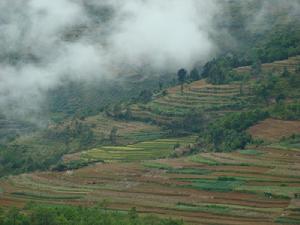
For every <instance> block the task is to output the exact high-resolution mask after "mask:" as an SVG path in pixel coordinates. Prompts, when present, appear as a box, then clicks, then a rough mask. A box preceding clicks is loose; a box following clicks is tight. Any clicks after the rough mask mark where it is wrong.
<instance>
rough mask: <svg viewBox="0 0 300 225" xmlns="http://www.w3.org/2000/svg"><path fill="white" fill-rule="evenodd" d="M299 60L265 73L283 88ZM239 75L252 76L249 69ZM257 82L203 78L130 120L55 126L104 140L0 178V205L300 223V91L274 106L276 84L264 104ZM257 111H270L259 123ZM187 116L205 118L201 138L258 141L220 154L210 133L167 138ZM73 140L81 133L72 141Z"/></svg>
mask: <svg viewBox="0 0 300 225" xmlns="http://www.w3.org/2000/svg"><path fill="white" fill-rule="evenodd" d="M295 59H297V61H296V62H297V63H294V62H295ZM298 59H299V57H295V58H290V59H289V60H285V61H282V62H274V63H272V64H262V68H269V67H271V68H274V69H271V70H273V71H276V75H275V76H276V77H278V78H279V81H278V84H280V85H287V83H285V79H289V78H288V77H289V76H293V75H289V76H288V77H284V76H283V77H282V75H281V74H282V73H283V72H284V69H282V68H285V67H282V66H281V65H282V64H284V65H289V71H291V73H295V72H296V68H298V65H299V64H298V62H299V61H298ZM278 65H280V66H278ZM235 70H236V71H239V73H241V74H245V73H249V72H248V70H245V68H244V67H243V68H237V69H235ZM250 70H251V69H250ZM262 74H264V75H261V76H262V77H261V78H260V79H267V80H268V79H269V78H270V77H269V75H268V73H265V71H264V72H262ZM271 78H272V76H271ZM257 79H258V78H257V77H256V76H254V77H253V78H250V79H248V80H247V82H246V83H245V82H244V83H243V85H241V82H240V81H237V82H233V83H229V84H221V85H216V84H215V85H214V84H210V83H208V81H205V80H199V81H195V82H190V83H187V84H185V85H184V89H183V93H181V87H180V86H175V87H172V88H169V89H167V90H166V95H164V96H156V97H154V99H153V100H152V101H150V102H148V103H138V104H136V103H134V104H133V105H131V106H130V107H131V110H132V117H131V119H130V120H129V121H126V120H118V119H114V118H112V117H109V116H107V115H104V114H99V115H97V116H91V117H85V118H82V119H75V120H69V121H65V122H64V123H61V124H59V125H55V126H54V125H53V126H50V127H49V128H50V129H54V130H56V132H58V131H59V132H61V131H64V130H66V129H67V130H71V131H72V130H75V131H76V129H77V128H76V127H78V124H81V125H80V126H79V127H81V126H83V127H89V128H90V129H91V130H92V132H93V134H94V135H95V137H96V139H99V138H101V137H102V138H103V137H104V139H106V142H103V143H102V144H98V145H97V146H91V147H90V148H86V149H78V151H77V153H72V154H66V155H65V156H64V157H63V161H62V164H60V165H58V166H56V167H55V168H53V169H54V170H53V171H45V172H35V173H27V174H22V175H18V176H10V177H8V178H4V179H1V181H0V187H1V192H0V196H1V198H2V199H1V203H0V205H2V206H5V207H7V206H12V205H14V206H19V207H24V206H25V205H26V202H28V201H34V202H37V203H39V204H51V205H57V204H58V205H94V204H97V203H98V202H102V201H105V202H106V203H105V207H106V208H108V209H112V210H125V211H127V210H129V209H131V208H132V207H135V208H136V209H137V210H138V212H140V213H142V214H145V215H147V214H150V213H151V214H155V215H159V216H160V217H170V216H172V218H178V219H183V220H184V221H185V222H187V223H188V224H195V225H197V224H199V225H200V224H201V225H202V224H220V225H221V224H239V225H243V224H245V225H251V224H262V225H265V224H270V225H271V224H298V223H300V217H299V213H298V212H299V207H300V200H299V193H300V174H298V172H297V170H299V169H300V168H299V165H300V154H299V153H300V143H299V133H300V122H299V121H300V117H299V110H298V105H297V104H298V98H297V96H298V95H299V94H300V92H299V87H298V86H296V87H294V88H293V87H292V86H288V87H289V89H288V92H287V93H286V96H287V98H285V99H283V100H281V101H280V102H279V103H278V102H276V101H272V99H273V92H272V91H273V88H274V86H272V87H271V88H270V90H271V91H270V94H269V96H270V97H268V98H262V99H261V98H259V95H257V92H255V91H253V89H255V88H257V85H258V84H257ZM241 86H242V88H243V90H242V91H241ZM275 86H276V85H275ZM268 90H269V89H268ZM266 102H267V103H266ZM255 108H259V109H260V110H265V111H266V112H264V113H263V114H261V115H262V117H261V118H260V116H259V118H258V119H257V118H255V116H256V114H257V113H256V112H253V110H254V109H255ZM189 111H200V112H201V113H204V114H209V117H207V118H209V121H206V123H205V124H206V126H207V127H206V129H205V130H206V131H205V132H211V131H210V130H211V129H212V131H214V129H215V128H214V126H219V127H220V128H222V129H223V126H224V129H229V130H230V132H231V130H234V131H237V132H239V133H244V132H245V133H246V134H247V135H248V134H250V135H251V136H252V138H253V140H252V141H250V142H247V145H246V146H245V147H244V149H230V151H228V152H222V150H223V151H225V150H224V149H222V147H221V149H219V150H218V151H220V150H221V152H218V151H209V150H208V146H207V147H203V143H202V139H205V138H207V137H206V136H205V135H210V133H208V134H206V133H205V132H204V131H203V132H204V134H201V133H200V134H198V136H199V137H198V138H197V136H196V135H195V134H193V135H192V136H185V137H173V138H167V136H166V135H167V134H168V135H170V132H169V131H168V129H169V128H168V127H169V126H170V124H172V123H175V122H176V121H182V118H184V117H186V115H188V114H189ZM265 117H267V118H266V119H263V118H265ZM289 118H292V119H289ZM240 119H242V120H241V121H240ZM135 120H138V121H144V122H137V121H135ZM245 120H249V121H248V122H247V123H245V122H246V121H245ZM146 121H149V122H150V123H145V122H146ZM76 124H77V125H76ZM151 124H152V125H151ZM153 124H157V125H153ZM158 125H160V126H158ZM113 127H117V128H118V135H117V140H118V142H117V143H115V145H111V144H109V141H108V140H109V135H110V132H111V129H112V128H113ZM239 129H241V130H239ZM71 133H74V131H72V132H71ZM75 133H76V132H75ZM225 133H226V132H225ZM79 137H80V136H79ZM163 137H164V138H163ZM225 137H226V138H228V137H227V136H225ZM79 140H80V138H79ZM17 141H18V139H17ZM74 141H75V142H74ZM233 141H234V142H235V141H236V140H235V139H234V140H233ZM76 142H77V138H76V137H75V138H73V139H71V142H70V143H69V145H73V144H74V143H76ZM221 146H226V145H221ZM230 146H231V145H230ZM85 147H86V146H85ZM203 149H206V150H203ZM181 150H182V151H183V152H184V151H185V150H188V151H187V154H188V155H186V154H183V155H180V154H179V156H181V157H179V158H176V157H178V155H177V154H178V152H179V151H181ZM233 150H235V151H233ZM174 157H175V158H174ZM90 163H92V164H90ZM89 164H90V165H89ZM80 167H83V168H80ZM78 168H79V169H78Z"/></svg>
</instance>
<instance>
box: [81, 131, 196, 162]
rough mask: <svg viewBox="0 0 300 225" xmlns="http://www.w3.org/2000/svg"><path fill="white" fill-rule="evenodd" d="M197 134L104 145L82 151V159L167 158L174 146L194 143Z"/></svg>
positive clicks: (132, 159) (131, 159)
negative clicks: (128, 143) (135, 142)
mask: <svg viewBox="0 0 300 225" xmlns="http://www.w3.org/2000/svg"><path fill="white" fill-rule="evenodd" d="M195 140H196V137H195V136H188V137H183V138H174V139H158V140H154V141H146V142H140V143H137V144H133V145H127V146H103V147H100V148H95V149H91V150H88V151H84V152H82V153H81V159H85V160H88V161H97V160H103V161H135V160H147V159H158V158H165V157H168V156H170V155H171V154H172V152H173V151H174V146H175V145H177V144H179V145H181V146H185V145H188V144H190V143H194V142H195Z"/></svg>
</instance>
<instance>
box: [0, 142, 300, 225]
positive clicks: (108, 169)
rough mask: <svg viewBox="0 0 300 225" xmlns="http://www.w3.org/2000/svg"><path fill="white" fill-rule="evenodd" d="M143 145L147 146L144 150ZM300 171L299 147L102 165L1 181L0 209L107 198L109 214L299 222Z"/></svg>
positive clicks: (240, 224) (221, 221)
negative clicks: (135, 211)
mask: <svg viewBox="0 0 300 225" xmlns="http://www.w3.org/2000/svg"><path fill="white" fill-rule="evenodd" d="M170 142H173V141H170ZM161 143H162V141H158V142H157V143H156V144H158V145H161ZM164 143H165V144H166V142H164ZM149 144H150V143H149ZM152 144H153V146H152V148H153V149H154V150H155V149H156V148H155V145H154V143H152ZM143 146H144V147H145V146H148V144H147V143H143V144H140V145H139V148H143ZM166 146H168V144H166ZM134 147H135V148H137V147H138V146H134ZM134 147H132V148H134ZM149 148H150V146H149ZM166 148H168V147H166ZM162 149H163V148H162ZM125 150H126V151H132V150H131V149H129V147H128V149H125ZM159 151H161V150H159ZM91 154H96V153H95V152H91ZM299 171H300V148H299V149H297V148H293V149H286V148H280V147H272V146H265V147H260V148H254V147H253V148H249V149H247V150H243V151H239V152H234V153H202V154H198V155H194V156H191V157H186V158H180V159H160V160H154V161H141V162H134V163H133V162H127V163H125V162H124V163H120V162H119V163H105V164H97V165H94V166H90V167H86V168H82V169H79V170H76V171H67V172H61V173H56V172H43V173H34V174H23V175H20V176H14V177H13V176H12V177H9V178H7V179H3V180H1V181H0V187H1V189H0V190H1V191H0V205H19V206H22V205H24V204H25V203H26V202H28V201H37V202H39V203H47V204H74V205H78V204H82V205H92V204H97V203H99V202H103V201H105V202H106V203H107V205H108V208H111V209H118V210H127V209H130V208H131V207H133V206H134V207H137V209H138V211H139V212H142V213H154V214H158V215H161V216H167V217H168V216H174V217H177V218H183V219H184V220H185V221H187V222H188V223H190V224H219V225H221V224H222V225H223V224H224V225H225V224H237V225H244V224H245V225H252V224H255V225H257V224H258V225H260V224H261V225H268V224H300V213H299V212H300V211H299V210H300V199H299V198H296V197H298V196H297V194H298V193H300V172H299Z"/></svg>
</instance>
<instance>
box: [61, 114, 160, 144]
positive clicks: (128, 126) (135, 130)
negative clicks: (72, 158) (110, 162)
mask: <svg viewBox="0 0 300 225" xmlns="http://www.w3.org/2000/svg"><path fill="white" fill-rule="evenodd" d="M80 122H81V123H83V124H85V125H88V126H89V127H91V128H92V130H93V133H94V135H95V136H96V138H97V139H98V140H101V139H109V134H110V132H111V130H112V128H113V127H115V128H117V130H118V131H117V142H118V144H132V143H137V142H141V141H146V140H155V139H158V138H161V137H163V136H164V134H165V133H164V131H162V129H161V128H160V127H158V126H155V125H150V124H147V123H143V122H138V121H122V120H114V119H113V118H111V117H108V116H106V115H104V114H98V115H96V116H90V117H87V118H85V119H84V120H81V121H80ZM59 126H60V127H57V128H56V129H60V128H64V127H66V126H70V127H74V126H75V125H74V121H68V122H66V123H64V124H62V125H59Z"/></svg>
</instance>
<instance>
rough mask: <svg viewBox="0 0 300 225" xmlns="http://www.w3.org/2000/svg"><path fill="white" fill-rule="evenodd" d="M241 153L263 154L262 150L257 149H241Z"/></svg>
mask: <svg viewBox="0 0 300 225" xmlns="http://www.w3.org/2000/svg"><path fill="white" fill-rule="evenodd" d="M239 153H241V154H243V155H255V156H260V155H263V153H262V152H260V151H258V150H255V149H246V150H240V151H239Z"/></svg>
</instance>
